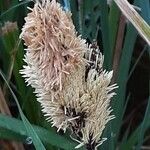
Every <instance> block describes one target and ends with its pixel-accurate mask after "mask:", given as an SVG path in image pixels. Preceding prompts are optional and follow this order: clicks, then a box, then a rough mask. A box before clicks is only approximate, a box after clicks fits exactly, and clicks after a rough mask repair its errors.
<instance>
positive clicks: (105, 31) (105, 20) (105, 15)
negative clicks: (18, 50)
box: [100, 0, 112, 70]
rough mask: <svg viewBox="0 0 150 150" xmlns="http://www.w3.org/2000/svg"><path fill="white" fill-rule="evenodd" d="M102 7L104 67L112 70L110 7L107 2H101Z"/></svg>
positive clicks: (101, 0) (102, 0)
mask: <svg viewBox="0 0 150 150" xmlns="http://www.w3.org/2000/svg"><path fill="white" fill-rule="evenodd" d="M100 5H101V31H102V41H103V49H104V56H105V58H104V67H105V68H106V69H107V70H110V69H111V64H112V51H111V48H110V39H109V38H110V37H109V22H108V5H107V1H104V0H100Z"/></svg>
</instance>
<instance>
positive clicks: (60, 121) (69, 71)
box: [20, 0, 117, 150]
mask: <svg viewBox="0 0 150 150" xmlns="http://www.w3.org/2000/svg"><path fill="white" fill-rule="evenodd" d="M29 10H30V12H29V13H28V15H27V17H26V18H25V25H24V26H23V28H22V33H21V35H20V38H22V39H23V40H24V43H25V46H26V47H27V48H26V49H25V50H26V53H25V58H24V61H25V63H26V65H24V66H23V69H22V70H21V71H20V72H21V74H22V76H23V77H24V78H25V80H26V82H27V85H31V86H32V87H33V88H34V89H35V93H36V96H37V100H38V101H39V102H40V103H41V107H42V111H43V113H44V115H45V116H46V118H47V120H48V121H49V122H51V124H52V126H55V127H57V131H58V132H59V131H60V130H63V131H64V132H65V131H66V130H67V129H69V130H71V132H72V134H71V135H70V136H71V138H72V139H74V140H76V141H77V142H78V143H79V144H78V145H77V146H76V148H80V147H81V146H85V147H86V149H87V150H96V149H97V147H98V146H99V145H101V144H102V143H103V142H104V141H105V140H106V138H102V137H101V135H102V133H103V131H104V129H105V126H106V124H107V123H108V122H109V121H110V120H112V119H113V118H114V117H115V116H114V115H112V114H111V113H112V109H111V106H110V101H111V98H112V97H113V96H114V95H115V92H113V90H114V89H115V88H117V85H116V84H113V85H110V82H111V78H112V75H113V72H112V71H110V72H108V71H106V70H104V69H103V60H104V57H103V55H102V54H101V52H100V50H99V48H98V46H97V45H96V44H91V45H89V46H88V45H87V44H86V41H85V40H84V39H82V38H81V36H78V35H77V32H76V30H75V27H74V25H73V22H72V19H71V13H70V12H68V11H67V12H66V11H64V9H63V8H62V7H61V5H60V4H59V3H58V2H56V0H52V1H49V0H43V1H41V2H40V1H38V0H37V1H36V2H35V4H34V7H33V8H29Z"/></svg>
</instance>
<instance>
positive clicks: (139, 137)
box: [120, 97, 150, 150]
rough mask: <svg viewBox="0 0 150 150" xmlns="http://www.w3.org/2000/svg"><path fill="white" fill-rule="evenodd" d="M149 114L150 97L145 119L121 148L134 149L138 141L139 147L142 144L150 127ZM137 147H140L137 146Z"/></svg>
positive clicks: (122, 149)
mask: <svg viewBox="0 0 150 150" xmlns="http://www.w3.org/2000/svg"><path fill="white" fill-rule="evenodd" d="M149 114H150V97H149V100H148V105H147V108H146V112H145V115H144V119H143V121H142V123H141V125H139V126H138V127H137V129H135V131H134V132H133V133H132V134H131V135H130V137H129V138H128V140H127V141H126V142H124V143H123V144H122V145H121V147H120V149H121V150H127V149H132V148H133V147H134V146H135V145H136V143H138V145H137V146H139V147H140V146H141V144H142V143H141V142H142V141H143V136H144V133H145V131H146V130H147V129H148V128H149V127H150V115H149ZM136 148H138V147H136ZM136 150H137V149H136Z"/></svg>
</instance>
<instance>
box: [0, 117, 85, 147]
mask: <svg viewBox="0 0 150 150" xmlns="http://www.w3.org/2000/svg"><path fill="white" fill-rule="evenodd" d="M0 127H1V128H4V129H5V134H9V131H11V132H12V133H13V134H11V137H10V138H9V136H4V135H3V136H1V137H3V138H4V139H11V138H12V137H13V135H14V137H13V139H16V140H18V137H15V136H16V134H17V135H18V136H19V137H20V139H21V140H23V141H24V142H25V140H26V138H27V137H28V133H27V132H26V130H24V123H23V121H21V120H18V119H15V118H12V117H9V116H5V115H2V114H0ZM16 127H17V128H16ZM32 128H33V129H34V130H35V132H36V133H37V135H38V136H39V138H40V139H41V140H42V142H43V143H45V144H46V145H49V144H51V145H53V146H56V147H59V148H62V149H65V150H73V149H74V147H75V146H77V143H76V142H74V141H72V140H70V139H67V138H65V137H64V136H60V135H58V134H57V133H55V132H53V131H48V130H46V129H44V128H42V127H38V126H35V125H32ZM3 133H4V132H3ZM79 150H84V148H80V149H79Z"/></svg>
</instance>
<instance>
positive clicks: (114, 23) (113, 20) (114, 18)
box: [109, 1, 120, 51]
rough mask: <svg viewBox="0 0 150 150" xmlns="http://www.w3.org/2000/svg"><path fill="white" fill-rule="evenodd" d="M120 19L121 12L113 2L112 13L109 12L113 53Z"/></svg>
mask: <svg viewBox="0 0 150 150" xmlns="http://www.w3.org/2000/svg"><path fill="white" fill-rule="evenodd" d="M119 17H120V11H119V9H118V7H117V5H116V4H115V2H114V1H112V4H111V7H110V11H109V36H110V48H111V51H113V50H114V48H115V43H116V37H117V32H118V22H119Z"/></svg>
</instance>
